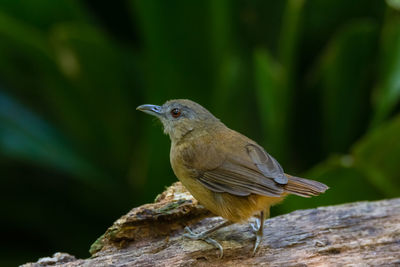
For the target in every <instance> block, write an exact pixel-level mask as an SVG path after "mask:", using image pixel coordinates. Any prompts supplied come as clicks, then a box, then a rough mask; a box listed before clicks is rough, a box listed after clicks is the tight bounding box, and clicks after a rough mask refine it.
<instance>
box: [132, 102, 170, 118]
mask: <svg viewBox="0 0 400 267" xmlns="http://www.w3.org/2000/svg"><path fill="white" fill-rule="evenodd" d="M136 110H140V111H143V112H144V113H147V114H150V115H153V116H156V117H160V116H161V115H163V114H164V113H163V112H162V108H161V107H160V106H157V105H141V106H138V107H137V108H136Z"/></svg>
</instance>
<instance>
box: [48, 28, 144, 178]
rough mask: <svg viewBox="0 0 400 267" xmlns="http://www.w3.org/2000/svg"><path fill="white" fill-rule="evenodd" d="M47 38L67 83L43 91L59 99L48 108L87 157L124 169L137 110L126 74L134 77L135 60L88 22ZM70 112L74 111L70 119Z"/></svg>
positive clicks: (108, 165)
mask: <svg viewBox="0 0 400 267" xmlns="http://www.w3.org/2000/svg"><path fill="white" fill-rule="evenodd" d="M50 37H51V43H52V45H53V48H54V50H55V57H56V60H57V63H58V67H59V69H60V72H62V73H63V75H64V78H65V79H66V80H67V81H68V83H69V84H70V87H69V88H66V89H64V88H59V89H58V92H57V91H56V92H54V91H55V90H52V92H47V93H48V94H53V95H55V97H57V99H59V98H62V99H63V100H64V101H62V100H60V102H61V101H62V104H63V105H62V106H61V105H60V106H54V107H53V109H54V110H56V111H57V112H59V114H58V115H59V116H60V119H62V120H63V124H64V125H63V126H64V127H67V129H66V130H67V131H68V132H70V133H71V134H72V135H73V136H75V137H76V138H77V139H78V140H79V141H80V142H81V144H82V146H86V147H87V148H88V149H87V150H89V151H91V153H92V155H91V156H92V157H94V158H97V159H99V161H100V162H101V164H102V165H105V166H107V167H108V168H115V170H116V171H120V172H121V173H125V172H126V166H127V165H128V164H129V160H130V158H129V156H130V155H131V153H132V149H133V145H132V142H133V140H134V137H135V136H134V132H133V129H132V128H133V127H132V126H133V125H132V122H133V119H134V117H135V115H136V114H137V113H136V112H135V110H134V108H135V105H133V104H132V103H131V101H132V99H131V97H133V93H132V90H131V89H132V88H133V87H134V86H138V85H137V84H135V83H134V82H133V80H132V79H131V77H132V76H133V75H134V76H140V74H139V73H137V72H135V71H137V69H136V68H135V64H136V62H137V61H136V58H135V57H134V55H133V53H132V52H131V51H129V50H127V49H124V48H120V47H118V43H114V42H113V41H112V40H110V38H109V37H108V36H107V35H106V34H105V33H103V32H102V31H100V30H99V29H97V28H95V27H93V26H91V25H88V24H78V25H75V24H61V25H59V26H57V27H54V29H53V31H52V32H51V36H50ZM134 89H137V88H134ZM66 90H68V91H66ZM66 94H67V95H66ZM93 95H96V101H93ZM56 103H58V102H56ZM49 104H51V103H49ZM110 107H112V108H110ZM66 111H67V112H66ZM71 113H76V114H79V115H77V116H74V118H75V120H71V119H70V114H71ZM98 144H102V145H101V146H99V145H98Z"/></svg>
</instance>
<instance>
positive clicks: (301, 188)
mask: <svg viewBox="0 0 400 267" xmlns="http://www.w3.org/2000/svg"><path fill="white" fill-rule="evenodd" d="M286 176H287V177H288V183H287V184H286V185H285V191H286V192H288V193H290V194H295V195H298V196H301V197H311V196H318V195H319V194H322V193H324V192H325V191H326V190H327V189H328V188H329V187H328V186H327V185H325V184H323V183H320V182H317V181H313V180H308V179H304V178H300V177H296V176H291V175H288V174H286Z"/></svg>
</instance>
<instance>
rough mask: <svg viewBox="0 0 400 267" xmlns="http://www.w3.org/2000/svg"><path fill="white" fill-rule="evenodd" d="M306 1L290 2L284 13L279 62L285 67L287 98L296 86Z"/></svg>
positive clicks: (287, 2)
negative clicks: (299, 46)
mask: <svg viewBox="0 0 400 267" xmlns="http://www.w3.org/2000/svg"><path fill="white" fill-rule="evenodd" d="M304 2H305V1H304V0H288V1H286V7H285V10H284V13H283V23H282V29H281V33H280V38H279V62H280V64H281V65H282V66H283V68H284V70H285V72H286V76H287V79H285V80H284V82H285V83H286V84H287V87H286V88H282V89H281V90H287V91H286V92H285V94H286V95H287V96H286V97H287V98H290V97H292V93H291V90H292V89H291V88H292V85H293V84H294V77H293V75H294V74H295V72H294V68H295V63H296V61H297V49H298V43H299V37H300V34H301V20H302V11H303V6H304Z"/></svg>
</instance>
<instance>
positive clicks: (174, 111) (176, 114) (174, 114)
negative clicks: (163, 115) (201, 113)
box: [171, 108, 181, 118]
mask: <svg viewBox="0 0 400 267" xmlns="http://www.w3.org/2000/svg"><path fill="white" fill-rule="evenodd" d="M171 115H172V117H174V118H178V117H179V116H180V115H181V110H180V109H179V108H174V109H172V110H171Z"/></svg>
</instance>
